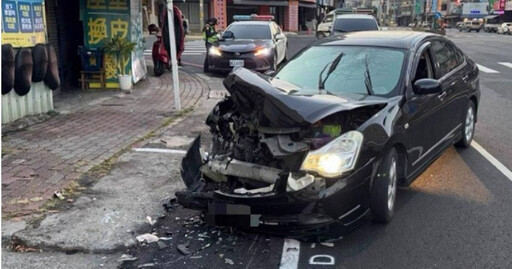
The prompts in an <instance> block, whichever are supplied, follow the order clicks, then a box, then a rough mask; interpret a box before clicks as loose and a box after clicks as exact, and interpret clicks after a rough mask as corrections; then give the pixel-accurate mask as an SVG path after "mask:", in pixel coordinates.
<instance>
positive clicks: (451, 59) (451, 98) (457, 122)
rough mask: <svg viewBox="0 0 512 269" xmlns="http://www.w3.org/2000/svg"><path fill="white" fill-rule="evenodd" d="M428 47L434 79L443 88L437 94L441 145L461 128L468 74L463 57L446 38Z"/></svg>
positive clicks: (445, 143) (447, 143) (433, 42)
mask: <svg viewBox="0 0 512 269" xmlns="http://www.w3.org/2000/svg"><path fill="white" fill-rule="evenodd" d="M430 49H431V51H432V55H433V59H434V69H435V73H436V79H438V80H439V82H440V83H441V85H442V88H443V92H442V93H441V94H440V95H439V96H438V98H439V100H440V101H441V102H442V103H441V104H440V112H441V114H442V118H441V120H442V123H441V124H440V125H441V128H442V129H443V133H444V134H445V135H444V136H445V141H443V143H442V145H441V146H447V145H450V143H451V142H452V138H453V137H454V136H455V135H456V134H458V132H459V131H460V128H462V118H463V112H464V111H465V108H466V106H467V102H468V97H467V96H466V90H467V89H466V82H467V81H468V78H469V76H468V74H467V70H466V69H465V68H464V67H465V65H466V62H465V60H464V57H463V56H462V55H461V53H460V52H459V51H458V50H457V49H456V48H455V47H454V46H453V45H452V44H451V43H449V42H448V41H447V40H443V39H437V40H433V41H432V46H431V48H430Z"/></svg>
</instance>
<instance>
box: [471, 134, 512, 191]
mask: <svg viewBox="0 0 512 269" xmlns="http://www.w3.org/2000/svg"><path fill="white" fill-rule="evenodd" d="M471 146H472V147H473V148H474V149H475V150H476V151H478V152H479V153H480V154H481V155H482V156H483V157H484V158H485V159H487V160H488V161H489V162H490V163H491V164H492V165H493V166H494V167H496V169H498V170H499V171H500V172H501V173H502V174H503V175H505V176H506V177H507V178H508V179H509V180H510V181H512V172H511V171H510V170H509V169H508V168H507V167H506V166H505V165H503V164H502V163H501V162H500V161H498V159H496V158H495V157H494V156H492V155H491V154H490V153H489V152H488V151H487V150H485V149H484V148H483V147H482V146H480V144H478V143H477V142H476V141H474V140H473V142H471Z"/></svg>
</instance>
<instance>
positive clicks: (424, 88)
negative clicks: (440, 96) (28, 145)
mask: <svg viewBox="0 0 512 269" xmlns="http://www.w3.org/2000/svg"><path fill="white" fill-rule="evenodd" d="M413 90H414V93H415V94H420V95H423V94H431V93H440V92H442V91H443V88H442V86H441V83H440V82H439V81H437V80H435V79H431V78H423V79H418V80H417V81H416V82H414V86H413Z"/></svg>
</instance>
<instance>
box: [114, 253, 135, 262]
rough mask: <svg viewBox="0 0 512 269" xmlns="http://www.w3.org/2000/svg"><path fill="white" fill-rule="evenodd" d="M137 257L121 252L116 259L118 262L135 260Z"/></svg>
mask: <svg viewBox="0 0 512 269" xmlns="http://www.w3.org/2000/svg"><path fill="white" fill-rule="evenodd" d="M136 259H137V257H134V256H132V255H130V254H123V255H121V258H119V260H117V261H118V262H125V261H135V260H136Z"/></svg>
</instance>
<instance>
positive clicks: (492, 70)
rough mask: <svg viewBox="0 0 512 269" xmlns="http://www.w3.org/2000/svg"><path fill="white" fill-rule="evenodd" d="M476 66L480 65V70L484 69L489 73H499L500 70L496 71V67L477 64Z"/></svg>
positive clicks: (483, 70)
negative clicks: (491, 67)
mask: <svg viewBox="0 0 512 269" xmlns="http://www.w3.org/2000/svg"><path fill="white" fill-rule="evenodd" d="M476 66H478V69H480V71H482V72H484V73H488V74H497V73H499V72H498V71H496V70H494V69H490V68H488V67H485V66H483V65H479V64H476Z"/></svg>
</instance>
